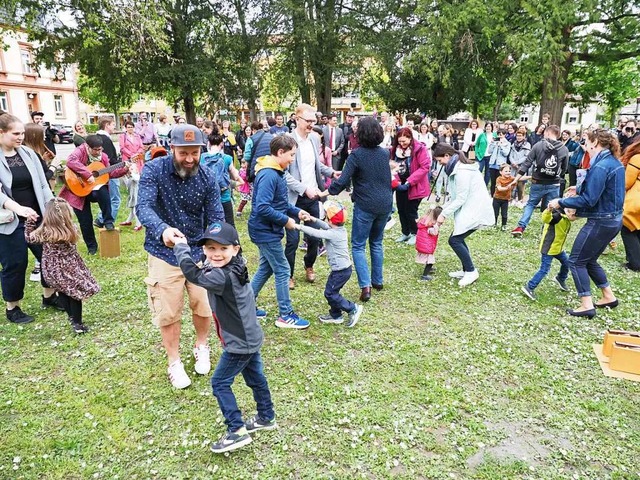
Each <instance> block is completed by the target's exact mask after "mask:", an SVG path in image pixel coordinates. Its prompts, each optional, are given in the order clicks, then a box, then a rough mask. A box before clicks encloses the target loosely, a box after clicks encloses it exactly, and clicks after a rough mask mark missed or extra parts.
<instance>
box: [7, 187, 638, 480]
mask: <svg viewBox="0 0 640 480" xmlns="http://www.w3.org/2000/svg"><path fill="white" fill-rule="evenodd" d="M123 205H126V202H125V199H124V198H123ZM423 208H424V205H423ZM125 210H126V208H124V207H123V208H121V211H120V218H119V221H122V220H123V218H124V216H125V215H126V214H127V213H128V212H127V211H125ZM520 212H521V211H520V210H517V209H511V210H510V212H509V215H510V218H509V226H510V227H513V226H515V223H516V222H517V219H518V217H519V215H520ZM247 215H248V211H245V217H243V218H242V219H240V221H239V222H238V224H239V230H240V232H241V238H242V240H243V248H244V251H245V255H246V256H247V258H248V260H249V270H250V273H253V272H254V271H255V269H256V265H257V251H256V249H255V247H254V246H253V244H251V242H250V241H249V239H248V236H247V234H246V219H247ZM539 227H540V223H539V215H538V214H535V215H534V220H533V222H532V224H531V226H530V228H529V229H528V230H527V233H526V235H525V236H524V238H523V239H521V240H516V239H513V238H511V236H510V235H509V234H508V232H499V231H494V230H491V231H483V232H477V233H475V234H474V235H472V236H471V237H470V240H469V245H470V248H471V250H472V253H473V257H474V261H475V263H476V265H477V267H478V269H479V270H480V273H481V276H480V280H479V281H478V282H476V283H475V284H474V285H472V286H470V287H467V288H465V289H460V288H459V287H458V286H457V284H456V282H455V281H453V280H452V279H450V278H449V277H448V275H447V272H449V271H451V270H458V269H459V263H458V261H457V258H456V257H455V255H454V254H453V252H452V251H451V249H450V248H449V247H448V245H447V243H446V237H447V236H448V234H449V232H450V231H451V228H452V225H451V223H447V224H446V228H444V230H443V233H442V235H441V240H440V246H439V248H438V251H437V252H436V256H437V260H438V263H437V273H436V279H435V280H434V281H432V282H429V283H423V282H420V281H418V278H419V275H420V273H421V268H422V267H421V266H418V265H416V264H415V263H414V256H415V251H414V250H413V248H412V247H409V246H405V245H397V244H395V243H394V239H395V237H397V236H398V235H399V233H400V232H399V226H396V227H394V229H393V230H391V231H390V232H387V235H386V237H385V256H386V257H385V287H384V290H383V291H382V292H374V293H373V298H372V299H371V301H370V302H368V303H367V304H366V305H365V311H364V315H363V316H362V318H361V321H360V323H359V324H358V325H357V327H356V328H354V329H347V328H345V327H344V326H342V325H321V324H319V322H318V321H317V316H318V315H319V314H321V313H325V312H326V310H327V306H326V302H325V299H324V296H323V293H322V292H323V288H324V281H325V279H326V277H327V275H328V266H327V262H326V260H325V259H324V258H321V259H320V260H319V261H318V263H317V269H316V270H317V274H318V275H317V276H318V279H317V280H316V283H315V284H313V285H312V284H307V283H305V282H304V280H303V278H304V269H303V268H302V258H301V257H302V253H300V255H299V257H298V259H297V266H298V269H297V272H296V279H297V287H296V289H295V290H294V291H293V292H292V299H293V304H294V307H295V308H296V310H297V311H298V313H299V314H301V315H302V316H304V317H306V318H308V319H310V320H312V326H311V328H309V329H308V330H306V331H283V330H279V329H277V328H276V327H275V326H274V324H273V322H274V320H275V318H276V314H277V308H276V302H275V295H274V287H273V281H270V282H269V283H268V284H267V288H265V291H264V292H263V293H262V294H261V296H260V299H259V304H260V305H261V306H263V307H265V308H266V309H267V310H268V311H269V313H270V315H269V317H268V318H267V320H266V321H264V322H263V327H264V330H265V335H266V340H265V344H264V347H263V351H262V352H263V358H264V362H265V366H266V374H267V376H268V379H269V383H270V387H271V390H272V394H273V397H274V402H275V407H276V412H277V415H278V423H279V424H280V428H279V429H278V430H275V431H269V432H259V433H258V434H256V435H254V441H253V443H252V444H251V445H249V446H248V447H247V448H245V449H242V450H240V451H238V452H235V453H233V454H231V455H227V456H215V455H214V454H212V453H211V452H210V450H209V448H208V444H209V442H210V441H211V440H215V439H217V438H218V437H219V436H220V435H221V434H222V433H223V431H224V425H223V421H222V416H221V414H220V411H219V409H218V406H217V403H216V401H215V398H214V397H213V396H212V394H211V387H210V383H209V378H205V377H202V376H198V375H196V374H195V372H194V371H193V357H192V355H191V353H190V352H191V347H192V345H193V342H194V331H193V327H192V326H191V325H190V322H189V321H188V320H187V318H188V315H187V313H186V312H185V321H184V322H183V324H184V329H183V335H182V342H181V345H182V352H183V355H182V357H183V360H184V361H185V364H186V367H187V371H188V372H189V373H190V376H191V378H192V380H193V384H192V386H191V387H190V388H188V389H187V390H184V391H175V390H173V389H172V388H171V387H170V384H169V382H168V380H167V375H166V360H165V354H164V350H163V348H162V346H161V344H160V335H159V333H158V331H157V330H156V328H154V327H153V326H152V325H151V322H150V313H149V310H148V308H147V299H146V289H145V284H144V282H143V278H144V277H145V274H146V254H145V252H144V251H143V248H142V243H143V238H144V233H143V232H137V233H136V232H133V231H132V229H131V228H130V227H128V228H126V229H124V230H123V231H122V235H121V239H122V256H121V257H120V258H117V259H101V258H99V257H90V258H87V263H88V265H89V267H90V268H91V270H92V271H93V272H94V274H95V276H96V277H97V278H98V281H99V283H100V285H101V287H102V292H101V293H99V294H98V295H96V296H95V297H94V298H92V299H91V300H90V301H88V302H87V303H86V304H85V322H86V323H87V324H88V325H89V327H90V328H91V331H90V333H89V334H87V335H84V336H76V335H74V334H73V333H72V332H71V330H70V327H69V325H68V323H67V319H66V316H65V315H64V314H63V313H60V312H53V311H48V310H47V311H42V310H40V288H39V286H38V284H36V283H34V282H28V286H27V291H26V297H25V300H24V302H23V309H24V310H25V311H27V312H29V313H32V314H35V315H36V317H37V318H36V322H34V323H32V324H28V325H26V326H24V327H18V326H15V325H12V324H10V323H8V322H7V321H6V320H3V321H1V322H0V358H1V364H0V373H1V375H2V381H1V383H0V436H1V441H0V479H64V480H72V479H90V478H104V479H209V478H230V479H251V478H259V479H289V478H291V479H352V478H353V479H357V478H363V479H384V478H397V479H447V478H482V479H497V478H517V479H522V478H531V479H540V478H574V479H583V478H591V479H604V478H617V479H631V478H640V462H639V461H638V460H639V459H640V400H639V399H640V383H633V382H630V381H627V380H618V379H611V378H606V377H604V376H603V375H602V373H601V371H600V367H599V366H598V363H597V361H596V359H595V357H594V354H593V351H592V347H591V345H592V344H593V343H596V342H600V341H601V339H602V336H603V333H604V331H605V330H606V329H607V328H609V327H616V328H625V329H635V330H638V329H640V317H639V313H638V305H640V277H638V274H633V273H630V272H628V271H625V270H623V269H622V268H620V264H621V263H622V262H623V260H624V253H623V251H622V243H621V242H619V246H618V248H617V249H616V250H614V251H611V252H609V253H608V254H606V255H604V256H603V257H602V264H603V266H604V268H605V270H606V271H607V273H608V274H609V275H610V280H611V283H612V284H613V287H614V290H615V292H616V293H617V295H618V296H619V298H620V300H621V306H620V307H619V308H617V309H615V310H612V311H605V312H600V311H599V312H598V316H597V317H596V318H595V319H592V320H589V319H586V318H571V317H569V316H567V315H566V314H565V313H564V309H565V308H566V307H567V306H577V299H576V297H575V294H574V293H571V294H566V293H564V292H562V291H560V290H559V289H558V288H557V287H556V286H555V285H554V284H553V283H552V281H551V280H550V279H549V278H548V279H547V280H545V281H544V282H543V283H542V284H541V285H540V287H539V288H538V289H537V294H538V297H539V299H538V301H537V302H531V301H530V300H528V299H527V298H526V297H524V295H522V293H521V292H520V286H521V285H522V283H523V282H524V281H525V280H527V279H529V278H530V276H531V275H532V274H533V273H534V272H535V271H536V270H537V268H538V265H539V254H538V241H539ZM349 228H350V227H349ZM579 228H580V223H577V224H574V225H573V229H572V232H571V236H570V240H569V245H570V244H571V242H572V239H573V237H574V236H575V234H576V233H577V231H578V229H579ZM79 248H80V251H81V252H82V253H83V255H85V254H86V247H85V246H84V244H81V245H80V247H79ZM85 256H86V255H85ZM557 269H558V264H557V263H555V264H554V267H553V270H552V274H555V273H557ZM345 292H346V296H348V297H349V298H351V299H356V298H357V296H358V294H359V289H358V285H357V280H356V277H355V273H354V276H353V278H352V279H351V281H350V282H349V283H348V284H347V287H346V289H345ZM211 344H212V346H213V348H212V354H213V359H212V360H213V361H214V363H215V361H216V359H217V357H218V355H219V353H220V349H219V346H218V343H217V340H216V339H215V335H213V334H212V339H211ZM235 392H236V395H237V397H238V401H239V404H240V406H241V408H242V409H243V412H244V413H245V414H248V415H251V414H253V413H254V411H255V410H254V409H255V404H254V403H253V400H252V397H251V393H250V390H249V389H248V388H247V387H246V386H245V385H244V383H243V382H242V380H241V379H240V380H239V381H238V382H236V388H235Z"/></svg>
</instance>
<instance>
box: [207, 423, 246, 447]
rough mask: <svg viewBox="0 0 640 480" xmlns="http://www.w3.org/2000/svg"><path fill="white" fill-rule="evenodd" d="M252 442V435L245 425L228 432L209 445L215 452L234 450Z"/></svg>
mask: <svg viewBox="0 0 640 480" xmlns="http://www.w3.org/2000/svg"><path fill="white" fill-rule="evenodd" d="M250 443H251V435H249V432H247V429H246V428H245V427H242V428H240V429H238V430H236V431H235V432H227V433H225V434H224V435H222V436H221V437H220V438H219V439H218V441H217V442H214V443H212V444H211V446H210V447H209V448H210V449H211V451H212V452H213V453H225V452H232V451H233V450H237V449H238V448H242V447H244V446H245V445H249V444H250Z"/></svg>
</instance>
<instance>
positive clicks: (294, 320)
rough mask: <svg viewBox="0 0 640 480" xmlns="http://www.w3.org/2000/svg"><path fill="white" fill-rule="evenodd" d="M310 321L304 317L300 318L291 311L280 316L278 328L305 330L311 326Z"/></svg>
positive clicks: (277, 323) (277, 322)
mask: <svg viewBox="0 0 640 480" xmlns="http://www.w3.org/2000/svg"><path fill="white" fill-rule="evenodd" d="M309 325H310V324H309V321H308V320H305V319H304V318H300V317H299V316H298V315H297V314H296V313H295V312H289V313H288V314H286V315H282V316H281V317H278V319H277V320H276V327H278V328H293V329H296V330H304V329H305V328H309Z"/></svg>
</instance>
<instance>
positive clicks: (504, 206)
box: [493, 198, 509, 227]
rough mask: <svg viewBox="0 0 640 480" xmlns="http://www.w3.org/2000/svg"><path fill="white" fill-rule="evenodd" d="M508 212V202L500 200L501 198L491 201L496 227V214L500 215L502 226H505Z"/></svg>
mask: <svg viewBox="0 0 640 480" xmlns="http://www.w3.org/2000/svg"><path fill="white" fill-rule="evenodd" d="M508 212H509V200H502V199H501V198H494V199H493V214H494V216H495V218H496V225H497V224H498V213H500V214H501V215H502V226H503V227H504V226H505V225H506V224H507V213H508Z"/></svg>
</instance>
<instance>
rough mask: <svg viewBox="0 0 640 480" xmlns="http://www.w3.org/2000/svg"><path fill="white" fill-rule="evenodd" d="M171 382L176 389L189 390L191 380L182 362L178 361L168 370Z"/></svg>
mask: <svg viewBox="0 0 640 480" xmlns="http://www.w3.org/2000/svg"><path fill="white" fill-rule="evenodd" d="M167 373H168V374H169V380H170V381H171V385H173V386H174V388H187V387H188V386H189V385H191V379H190V378H189V376H188V375H187V372H185V371H184V364H183V363H182V362H181V361H180V360H176V361H175V362H173V363H172V364H171V365H169V368H168V369H167Z"/></svg>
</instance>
